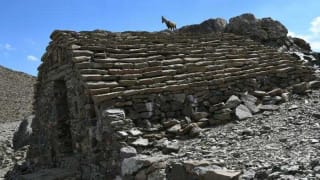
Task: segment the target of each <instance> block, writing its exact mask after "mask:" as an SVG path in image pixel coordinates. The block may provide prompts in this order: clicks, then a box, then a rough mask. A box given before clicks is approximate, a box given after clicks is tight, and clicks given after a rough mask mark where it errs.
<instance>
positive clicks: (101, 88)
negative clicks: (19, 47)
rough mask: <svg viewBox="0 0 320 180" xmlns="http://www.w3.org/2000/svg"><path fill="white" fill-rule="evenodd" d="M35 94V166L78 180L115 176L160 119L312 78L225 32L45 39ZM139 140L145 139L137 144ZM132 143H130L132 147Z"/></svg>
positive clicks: (57, 34) (59, 34)
mask: <svg viewBox="0 0 320 180" xmlns="http://www.w3.org/2000/svg"><path fill="white" fill-rule="evenodd" d="M51 39H52V41H51V42H50V44H49V46H48V47H47V51H46V53H45V54H44V55H43V57H42V64H41V65H40V67H39V74H38V80H37V84H36V88H35V89H36V92H35V104H34V107H35V119H34V121H33V124H32V126H33V132H34V138H35V140H34V143H33V144H32V145H31V148H30V151H29V154H28V158H29V160H31V161H32V162H34V163H36V164H37V167H46V168H48V167H57V168H69V169H75V170H77V171H80V172H81V173H80V174H81V175H80V176H81V178H82V179H111V178H114V177H115V176H116V175H120V174H122V175H123V176H124V173H123V172H121V168H120V167H121V161H122V159H123V158H125V156H126V155H123V153H122V154H121V153H120V149H121V148H123V147H126V146H128V145H131V146H135V145H137V146H139V145H140V147H141V146H144V147H143V148H140V149H139V148H138V147H137V151H138V153H140V152H142V151H143V150H144V148H146V147H149V146H150V145H151V143H150V142H151V141H152V139H157V138H158V135H163V136H166V134H163V133H159V132H161V130H162V129H163V124H162V122H163V121H164V120H167V119H170V118H175V119H177V120H179V119H182V118H185V117H190V118H189V119H190V120H191V121H192V120H193V117H192V114H193V113H195V112H207V113H208V118H209V119H210V118H212V117H213V115H214V113H215V109H214V108H212V107H214V106H215V105H216V104H218V103H220V102H222V101H225V100H226V99H227V98H228V97H230V95H233V94H237V93H240V92H246V91H248V92H251V91H254V90H271V89H273V88H276V87H279V88H286V87H289V86H291V85H293V84H297V83H300V82H304V81H309V80H311V79H313V75H312V69H310V68H309V67H307V66H304V65H303V64H302V63H300V62H298V61H297V60H295V59H294V58H293V57H291V56H289V55H287V54H283V53H279V52H277V51H276V50H275V49H272V48H268V47H265V46H263V45H261V44H259V43H256V42H254V41H252V40H250V39H247V38H245V37H241V36H237V35H234V34H227V33H217V34H187V33H174V32H155V33H150V32H122V33H112V32H107V31H99V30H97V31H89V32H87V31H83V32H73V31H54V32H53V33H52V35H51ZM139 136H143V137H145V138H146V139H149V141H147V142H137V141H136V140H137V139H139ZM133 142H135V143H136V144H134V143H133Z"/></svg>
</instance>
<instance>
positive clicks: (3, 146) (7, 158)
mask: <svg viewBox="0 0 320 180" xmlns="http://www.w3.org/2000/svg"><path fill="white" fill-rule="evenodd" d="M19 124H20V121H12V122H0V180H1V179H4V176H5V174H6V173H7V171H9V170H10V169H12V168H13V166H14V164H16V163H17V164H21V163H22V162H23V161H24V159H25V155H26V151H27V147H23V148H21V149H20V150H18V151H14V150H13V145H12V138H13V133H14V131H15V129H16V128H17V127H18V126H19Z"/></svg>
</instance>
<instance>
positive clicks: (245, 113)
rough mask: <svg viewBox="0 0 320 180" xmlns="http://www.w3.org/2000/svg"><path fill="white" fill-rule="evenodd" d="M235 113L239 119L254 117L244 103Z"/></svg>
mask: <svg viewBox="0 0 320 180" xmlns="http://www.w3.org/2000/svg"><path fill="white" fill-rule="evenodd" d="M235 114H236V116H237V118H238V119H239V120H244V119H247V118H252V114H251V111H250V110H249V109H248V108H247V107H246V106H245V105H243V104H240V105H239V106H238V107H237V108H236V110H235Z"/></svg>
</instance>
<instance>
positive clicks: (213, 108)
mask: <svg viewBox="0 0 320 180" xmlns="http://www.w3.org/2000/svg"><path fill="white" fill-rule="evenodd" d="M223 108H225V104H224V102H221V103H218V104H214V105H212V106H211V107H210V109H209V112H211V113H213V112H215V111H219V110H221V109H223Z"/></svg>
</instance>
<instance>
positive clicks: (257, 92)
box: [252, 91, 267, 97]
mask: <svg viewBox="0 0 320 180" xmlns="http://www.w3.org/2000/svg"><path fill="white" fill-rule="evenodd" d="M252 94H253V95H254V96H256V97H263V96H266V95H267V93H266V92H265V91H253V92H252Z"/></svg>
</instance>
